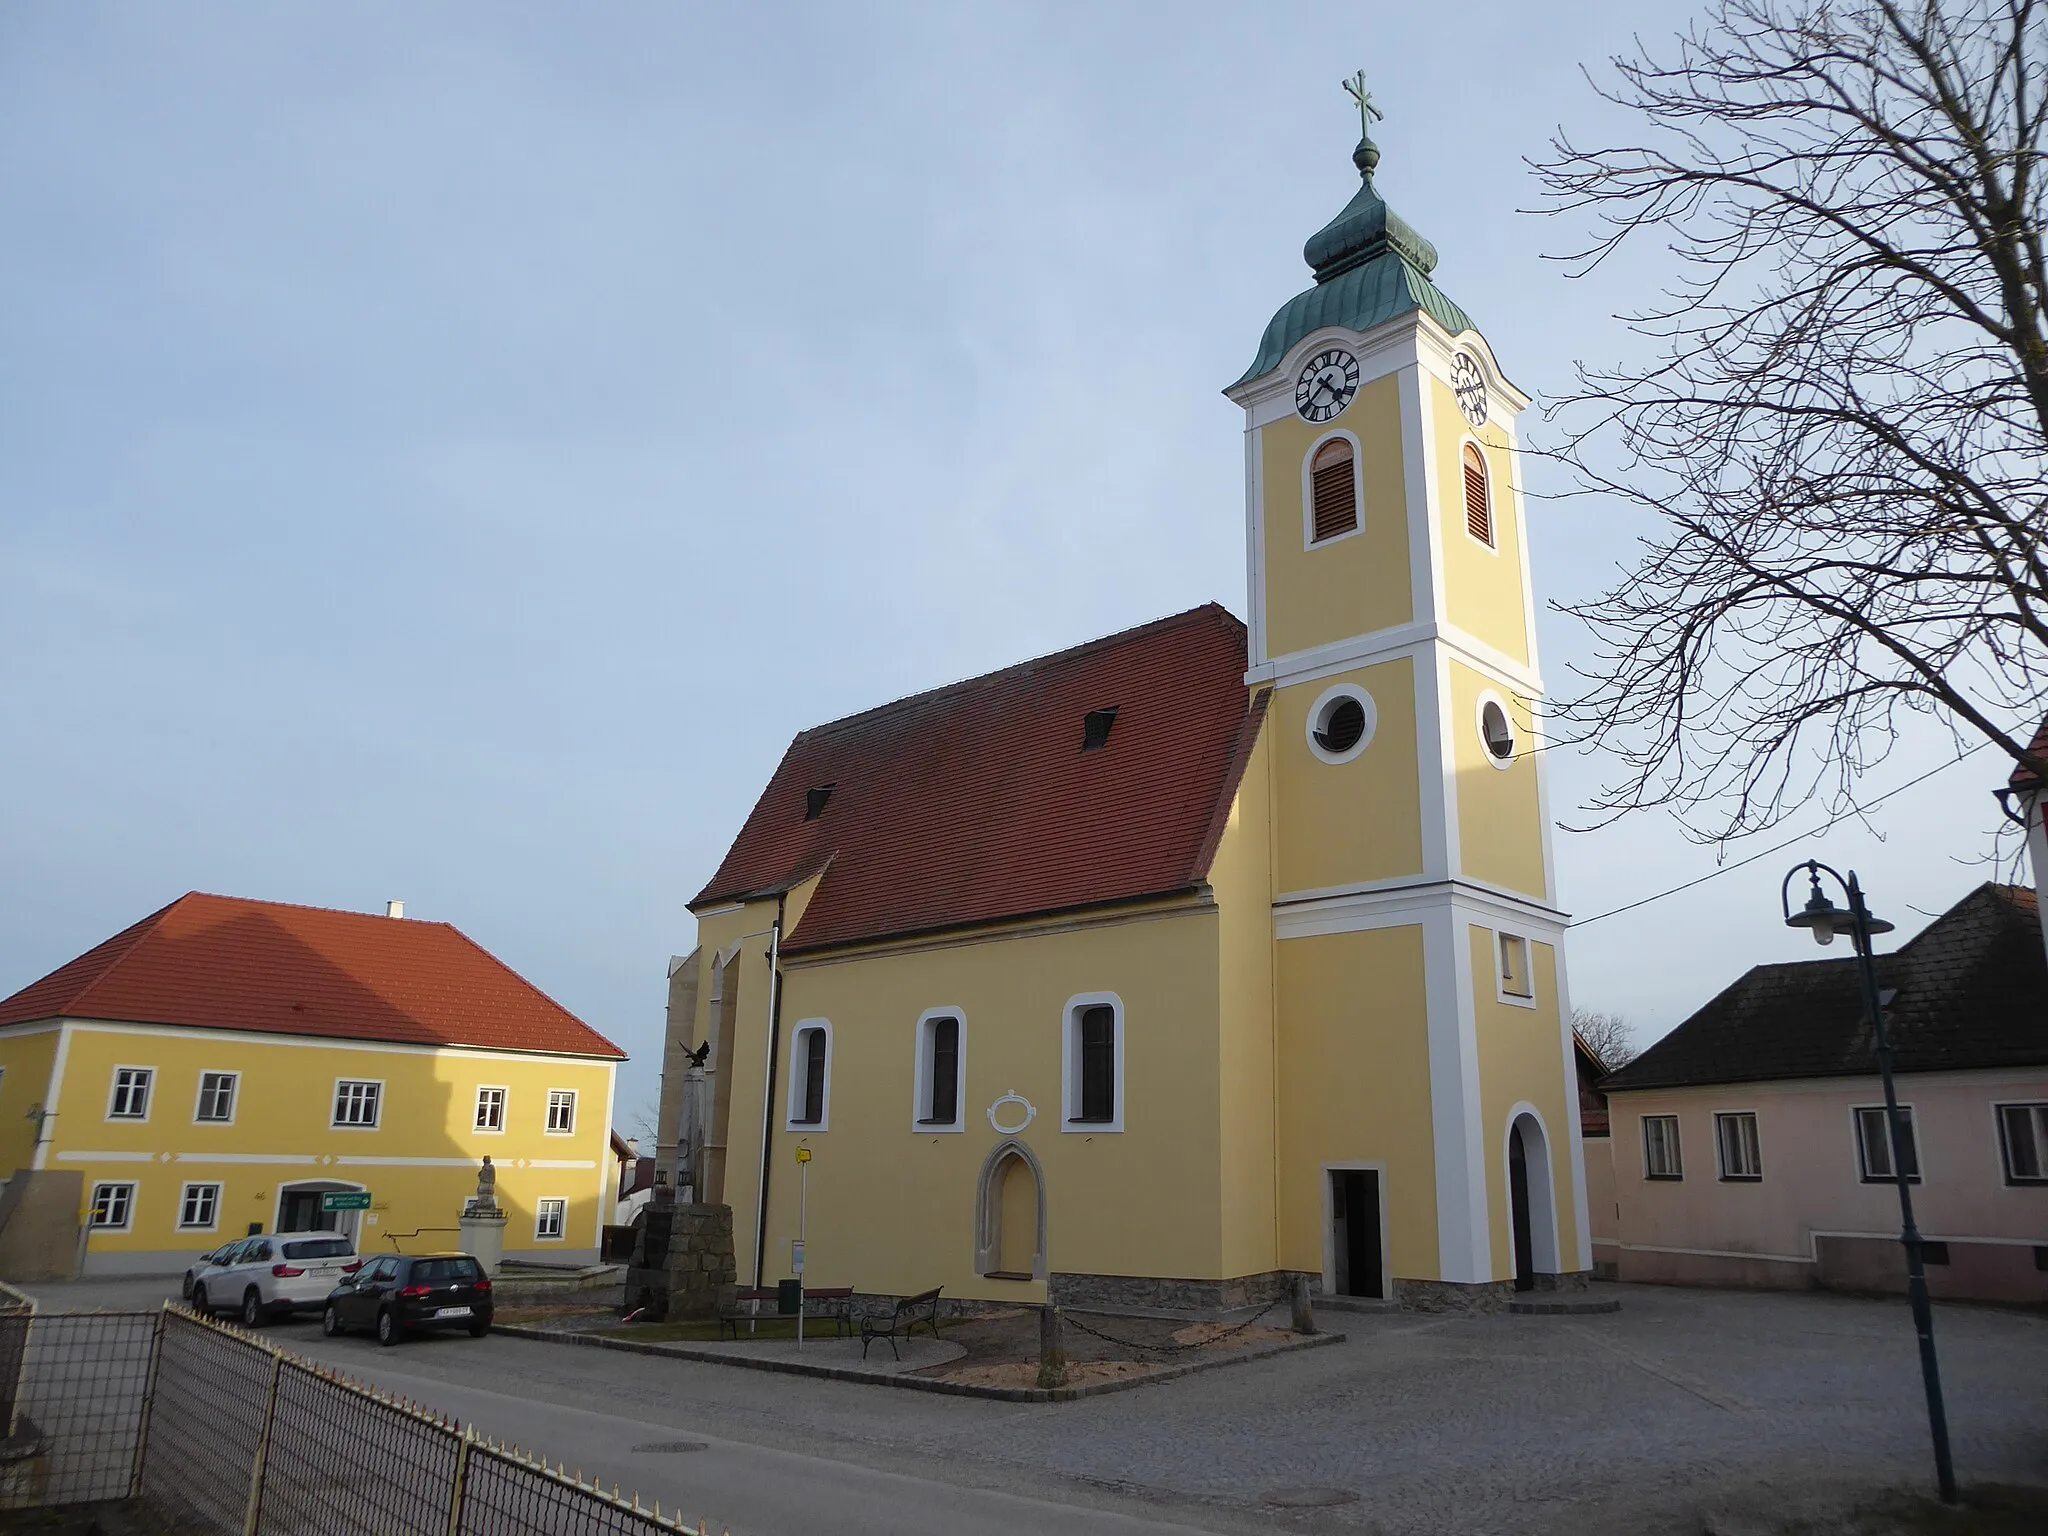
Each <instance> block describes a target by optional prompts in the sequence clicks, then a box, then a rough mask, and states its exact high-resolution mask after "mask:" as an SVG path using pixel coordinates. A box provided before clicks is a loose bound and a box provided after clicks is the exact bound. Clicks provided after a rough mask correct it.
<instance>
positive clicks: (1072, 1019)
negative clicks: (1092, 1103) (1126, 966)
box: [1060, 992, 1129, 1136]
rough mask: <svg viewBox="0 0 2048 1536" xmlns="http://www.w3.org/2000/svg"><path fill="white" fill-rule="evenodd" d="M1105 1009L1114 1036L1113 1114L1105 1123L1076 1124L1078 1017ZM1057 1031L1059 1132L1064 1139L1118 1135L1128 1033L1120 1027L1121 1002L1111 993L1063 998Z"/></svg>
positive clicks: (1078, 1106)
mask: <svg viewBox="0 0 2048 1536" xmlns="http://www.w3.org/2000/svg"><path fill="white" fill-rule="evenodd" d="M1105 1006H1106V1007H1108V1008H1109V1009H1110V1010H1112V1015H1113V1017H1114V1019H1115V1023H1114V1024H1113V1025H1112V1028H1113V1029H1114V1030H1115V1034H1114V1036H1113V1037H1112V1041H1111V1043H1112V1045H1113V1046H1114V1047H1115V1049H1114V1052H1113V1054H1112V1056H1111V1062H1112V1070H1113V1071H1114V1072H1115V1073H1116V1082H1115V1083H1114V1084H1113V1085H1112V1086H1113V1087H1114V1088H1115V1090H1116V1092H1115V1101H1116V1103H1115V1112H1114V1113H1113V1114H1112V1115H1111V1116H1110V1118H1109V1119H1108V1120H1107V1121H1102V1120H1089V1121H1077V1120H1076V1119H1075V1118H1074V1117H1075V1116H1077V1115H1078V1114H1080V1113H1081V1015H1082V1014H1084V1013H1085V1012H1087V1011H1088V1010H1089V1009H1090V1008H1101V1007H1105ZM1060 1017H1061V1021H1062V1023H1061V1028H1060V1130H1061V1132H1062V1133H1063V1134H1065V1135H1068V1136H1102V1135H1111V1136H1114V1135H1120V1134H1121V1133H1122V1131H1123V1128H1124V1083H1125V1080H1126V1078H1127V1077H1128V1075H1129V1074H1128V1073H1126V1071H1125V1070H1124V1058H1125V1054H1126V1051H1127V1049H1128V1046H1129V1031H1128V1030H1127V1029H1126V1028H1125V1027H1124V1000H1123V999H1122V998H1120V997H1118V996H1117V995H1116V994H1115V993H1114V992H1079V993H1076V994H1075V995H1074V996H1072V997H1070V998H1068V999H1067V1004H1066V1007H1065V1009H1064V1010H1063V1011H1062V1012H1061V1015H1060Z"/></svg>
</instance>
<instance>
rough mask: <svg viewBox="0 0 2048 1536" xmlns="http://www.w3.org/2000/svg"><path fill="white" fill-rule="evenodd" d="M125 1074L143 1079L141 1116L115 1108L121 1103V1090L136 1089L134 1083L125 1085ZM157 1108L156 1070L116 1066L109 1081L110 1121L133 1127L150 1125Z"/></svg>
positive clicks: (108, 1110) (108, 1116)
mask: <svg viewBox="0 0 2048 1536" xmlns="http://www.w3.org/2000/svg"><path fill="white" fill-rule="evenodd" d="M124 1072H125V1073H134V1074H137V1075H138V1076H139V1077H140V1079H141V1083H142V1113H141V1114H139V1115H134V1114H127V1113H123V1112H119V1111H116V1110H115V1108H114V1106H115V1105H116V1104H118V1103H119V1102H120V1101H121V1090H122V1089H123V1088H128V1089H131V1090H132V1089H133V1087H134V1084H133V1083H132V1082H131V1083H123V1082H122V1081H121V1075H122V1074H123V1073H124ZM155 1108H156V1068H155V1067H123V1066H116V1067H115V1068H114V1073H113V1076H112V1077H110V1078H108V1079H107V1118H108V1119H109V1120H116V1121H123V1122H126V1123H128V1124H131V1125H147V1124H149V1116H150V1111H152V1110H153V1109H155Z"/></svg>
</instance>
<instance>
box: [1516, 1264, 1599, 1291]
mask: <svg viewBox="0 0 2048 1536" xmlns="http://www.w3.org/2000/svg"><path fill="white" fill-rule="evenodd" d="M1592 1285H1593V1274H1592V1271H1590V1270H1584V1269H1569V1270H1566V1271H1565V1272H1564V1273H1563V1274H1561V1275H1538V1276H1536V1283H1535V1284H1534V1285H1532V1286H1530V1287H1529V1289H1530V1290H1532V1291H1584V1290H1590V1289H1591V1288H1592Z"/></svg>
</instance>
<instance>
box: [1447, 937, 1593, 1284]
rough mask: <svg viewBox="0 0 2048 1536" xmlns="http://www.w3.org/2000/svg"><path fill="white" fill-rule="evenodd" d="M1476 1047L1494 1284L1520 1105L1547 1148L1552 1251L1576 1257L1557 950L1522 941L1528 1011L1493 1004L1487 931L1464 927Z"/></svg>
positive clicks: (1572, 1094)
mask: <svg viewBox="0 0 2048 1536" xmlns="http://www.w3.org/2000/svg"><path fill="white" fill-rule="evenodd" d="M1466 935H1467V942H1468V943H1469V944H1470V946H1471V952H1472V982H1473V995H1474V1004H1473V1012H1474V1017H1475V1020H1476V1028H1477V1032H1478V1034H1477V1038H1478V1042H1479V1103H1480V1112H1481V1113H1482V1114H1483V1115H1484V1116H1485V1117H1486V1133H1485V1142H1486V1202H1487V1209H1488V1211H1489V1212H1491V1213H1492V1229H1493V1264H1494V1276H1493V1277H1494V1278H1495V1279H1496V1280H1512V1279H1513V1278H1514V1277H1515V1233H1514V1225H1513V1223H1514V1213H1513V1210H1512V1208H1511V1206H1510V1204H1509V1201H1508V1140H1507V1138H1508V1120H1509V1112H1510V1111H1511V1110H1513V1108H1514V1107H1515V1105H1516V1104H1518V1103H1522V1102H1524V1101H1526V1102H1528V1103H1530V1104H1533V1105H1535V1106H1536V1108H1537V1110H1538V1111H1539V1112H1540V1113H1541V1114H1542V1116H1543V1126H1544V1130H1545V1131H1546V1133H1547V1136H1548V1140H1549V1143H1550V1147H1549V1151H1550V1187H1551V1193H1552V1196H1553V1198H1554V1199H1555V1200H1556V1202H1557V1235H1558V1252H1559V1253H1560V1254H1562V1255H1563V1256H1564V1265H1565V1267H1566V1268H1567V1269H1570V1268H1575V1267H1576V1266H1577V1260H1576V1259H1575V1258H1574V1257H1573V1256H1574V1255H1575V1254H1577V1253H1578V1251H1579V1247H1578V1244H1579V1218H1578V1213H1577V1209H1576V1204H1575V1201H1574V1199H1573V1191H1572V1167H1571V1155H1572V1153H1571V1140H1570V1137H1571V1122H1570V1120H1569V1119H1568V1118H1567V1117H1568V1116H1570V1115H1572V1114H1574V1113H1576V1112H1577V1104H1578V1087H1577V1084H1576V1083H1567V1082H1566V1080H1565V1070H1564V1050H1563V1045H1562V1043H1561V1042H1562V1039H1563V1036H1562V1034H1561V1032H1560V1029H1561V1026H1560V1023H1559V1020H1558V1012H1557V950H1556V949H1555V948H1554V947H1553V946H1551V945H1549V944H1541V943H1538V942H1536V941H1535V940H1534V939H1531V940H1530V941H1529V955H1530V972H1531V975H1532V977H1533V979H1534V984H1535V994H1536V1006H1535V1007H1534V1008H1522V1007H1518V1006H1516V1005H1515V1004H1513V1003H1504V1002H1502V1001H1501V1000H1500V988H1499V967H1498V964H1497V962H1496V958H1495V954H1494V930H1492V929H1490V928H1481V927H1479V926H1477V925H1476V924H1473V925H1468V927H1467V929H1466Z"/></svg>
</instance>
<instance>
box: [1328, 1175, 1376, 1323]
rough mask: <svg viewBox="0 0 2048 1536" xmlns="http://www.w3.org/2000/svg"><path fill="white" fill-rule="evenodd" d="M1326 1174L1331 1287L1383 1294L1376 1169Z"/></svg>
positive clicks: (1356, 1293)
mask: <svg viewBox="0 0 2048 1536" xmlns="http://www.w3.org/2000/svg"><path fill="white" fill-rule="evenodd" d="M1329 1178H1330V1258H1331V1271H1332V1273H1331V1277H1330V1278H1331V1281H1332V1285H1331V1290H1332V1291H1333V1292H1334V1293H1335V1294H1337V1295H1339V1296H1371V1297H1376V1298H1378V1297H1384V1296H1385V1295H1386V1293H1387V1292H1386V1273H1385V1265H1384V1263H1383V1262H1382V1255H1383V1252H1384V1250H1383V1248H1382V1244H1381V1238H1382V1230H1381V1226H1380V1175H1379V1170H1377V1169H1374V1168H1332V1169H1331V1170H1330V1173H1329Z"/></svg>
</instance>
